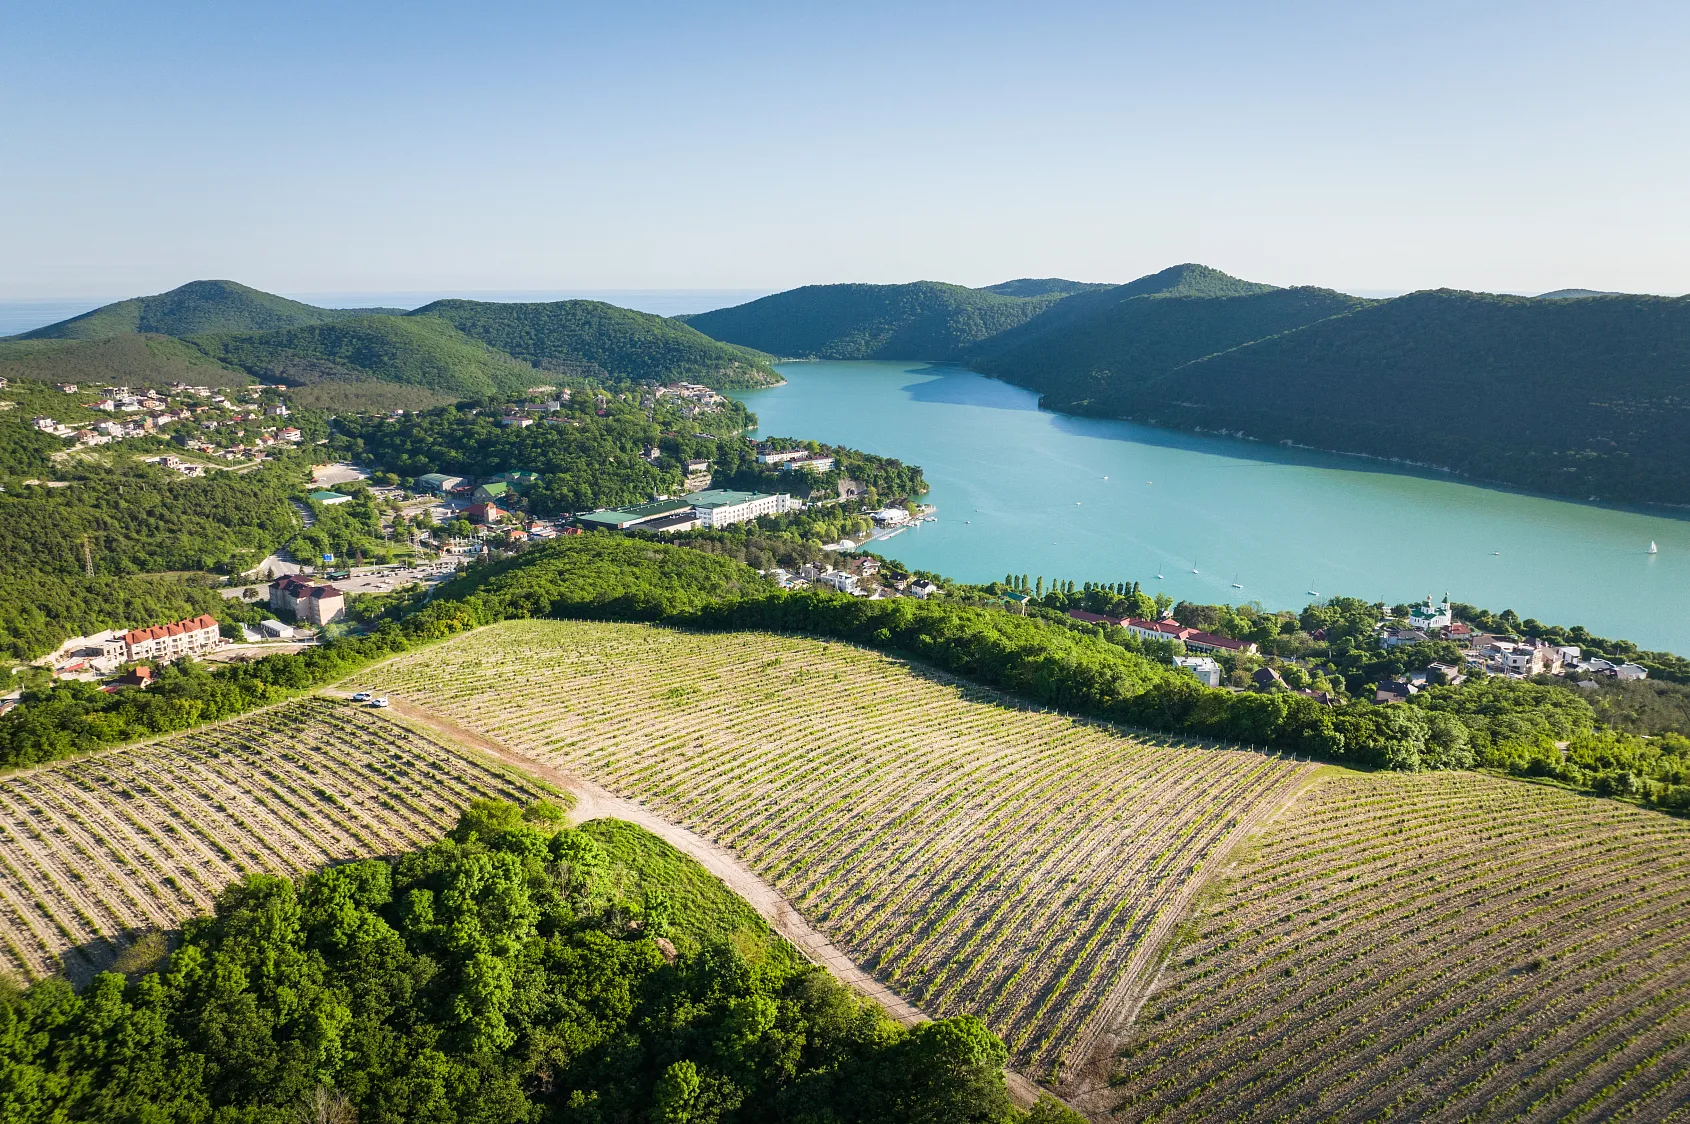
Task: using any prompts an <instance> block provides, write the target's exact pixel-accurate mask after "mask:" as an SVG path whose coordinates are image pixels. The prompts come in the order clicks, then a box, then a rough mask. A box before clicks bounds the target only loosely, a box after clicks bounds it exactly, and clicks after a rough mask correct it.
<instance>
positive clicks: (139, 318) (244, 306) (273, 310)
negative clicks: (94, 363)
mask: <svg viewBox="0 0 1690 1124" xmlns="http://www.w3.org/2000/svg"><path fill="white" fill-rule="evenodd" d="M402 311H403V310H402V309H374V308H361V309H360V308H318V307H317V306H316V305H310V304H302V303H300V302H299V301H291V300H288V299H287V298H286V297H278V296H276V295H275V294H274V293H265V292H260V291H259V290H257V289H251V288H248V287H247V286H245V285H239V284H236V283H235V282H233V281H190V282H188V283H187V284H186V285H183V286H180V287H179V288H175V289H172V290H170V291H169V292H168V293H159V294H158V295H157V296H151V297H132V298H130V299H129V300H125V301H118V302H117V303H116V304H108V305H105V306H103V307H101V308H96V309H95V310H94V311H92V312H85V313H83V314H82V315H81V316H73V317H71V318H70V319H69V320H61V321H59V322H58V323H57V324H49V325H47V326H46V327H45V328H37V329H35V330H34V331H33V332H24V333H23V334H22V335H19V336H16V337H14V338H16V339H23V340H46V339H59V340H96V339H105V338H107V337H109V336H121V335H127V334H129V333H131V332H153V333H156V334H158V335H164V336H192V335H198V334H200V333H202V332H261V331H268V330H270V329H272V328H294V327H298V326H299V325H302V324H324V323H327V322H329V321H331V320H346V319H350V318H352V317H355V316H366V315H369V314H370V313H396V312H402Z"/></svg>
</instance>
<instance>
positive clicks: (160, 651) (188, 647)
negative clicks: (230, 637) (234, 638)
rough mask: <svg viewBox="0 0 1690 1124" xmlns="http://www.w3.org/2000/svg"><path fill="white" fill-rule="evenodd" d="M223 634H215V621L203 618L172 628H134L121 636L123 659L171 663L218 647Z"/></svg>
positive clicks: (171, 626)
mask: <svg viewBox="0 0 1690 1124" xmlns="http://www.w3.org/2000/svg"><path fill="white" fill-rule="evenodd" d="M222 639H223V634H222V633H220V632H218V631H217V620H216V618H215V617H212V616H210V615H209V614H202V615H200V616H197V617H194V618H192V619H190V620H185V621H177V622H176V623H175V624H161V625H155V626H154V627H152V628H137V629H135V630H134V631H133V632H126V633H124V634H123V651H124V659H125V660H126V661H129V662H133V661H135V660H174V659H180V658H181V657H182V656H197V655H200V654H201V653H203V652H209V651H211V650H212V649H213V648H215V647H217V644H218V642H219V641H220V640H222Z"/></svg>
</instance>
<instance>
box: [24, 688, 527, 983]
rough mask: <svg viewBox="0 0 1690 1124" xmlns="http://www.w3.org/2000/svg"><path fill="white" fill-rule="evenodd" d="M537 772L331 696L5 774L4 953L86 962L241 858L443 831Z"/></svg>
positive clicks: (204, 907) (266, 858) (358, 846)
mask: <svg viewBox="0 0 1690 1124" xmlns="http://www.w3.org/2000/svg"><path fill="white" fill-rule="evenodd" d="M541 795H543V790H542V789H541V788H540V786H538V785H535V784H532V783H531V782H528V781H524V780H521V779H519V778H517V777H516V775H515V774H514V773H507V772H505V771H503V770H500V769H497V768H494V767H492V766H489V765H486V764H483V763H480V762H476V761H472V760H469V759H466V758H465V757H464V756H463V755H462V754H460V753H458V752H455V751H454V750H451V749H448V748H446V747H445V746H443V745H441V744H439V743H437V742H435V741H433V740H431V739H429V738H427V737H424V736H422V735H419V734H417V733H415V732H413V731H411V730H409V729H406V728H403V727H401V726H397V725H395V724H394V723H392V722H389V721H386V720H385V719H383V718H381V717H380V716H379V715H377V714H375V713H373V712H371V711H368V710H364V709H362V708H358V707H354V706H351V705H349V704H345V703H340V702H334V701H330V700H327V699H302V700H299V701H297V702H293V703H288V704H286V705H283V706H280V707H275V708H272V709H270V710H267V711H264V712H263V713H261V714H258V715H254V716H252V717H251V718H248V719H244V720H241V721H237V722H232V723H226V724H221V725H216V726H211V727H207V728H205V729H203V730H200V731H196V732H194V733H189V734H183V735H180V736H178V737H173V738H169V739H166V740H162V741H156V742H150V743H147V744H145V745H141V746H136V747H133V748H128V749H118V750H113V751H110V752H107V753H102V754H99V755H97V756H93V757H85V758H78V759H76V760H72V761H63V762H58V763H56V764H53V765H47V766H43V767H41V768H39V769H35V770H32V771H30V772H27V773H19V774H14V775H12V776H8V777H4V778H0V969H4V970H9V971H11V972H13V973H15V974H17V975H19V976H22V977H24V978H35V977H39V976H42V975H47V974H50V973H53V972H57V971H63V972H65V973H66V974H67V975H69V976H71V977H72V978H73V979H84V978H87V977H88V976H90V975H92V974H93V973H94V972H96V971H99V970H100V969H102V968H105V967H107V966H109V965H110V964H111V963H112V961H113V960H114V959H115V958H116V956H117V955H118V953H119V952H120V951H121V950H122V949H123V948H124V947H125V946H126V945H127V944H128V943H129V942H130V941H131V940H132V939H133V938H134V937H135V936H136V935H137V934H138V933H140V932H144V931H147V930H155V929H169V928H174V927H175V926H177V925H179V924H181V922H182V921H183V920H184V919H186V918H188V917H190V916H192V915H194V914H196V913H203V912H206V911H208V910H209V909H210V908H211V906H212V904H213V902H214V900H215V898H216V896H217V894H218V893H219V892H221V891H222V889H223V888H224V887H226V886H227V885H228V884H229V883H231V882H233V881H236V880H238V879H240V878H241V877H243V876H244V875H246V874H248V873H251V872H255V871H265V872H269V873H275V874H287V875H297V874H300V873H303V872H305V871H307V870H313V869H317V868H319V867H322V866H323V865H325V864H327V863H330V862H334V861H337V860H342V859H349V858H358V857H365V856H370V855H378V854H389V853H393V852H397V851H401V850H408V849H410V848H413V847H416V846H419V845H421V844H423V843H426V842H429V841H431V840H432V839H435V838H438V836H439V835H440V833H441V832H442V831H443V830H444V829H445V828H447V827H449V826H451V824H452V823H453V821H455V820H456V818H457V815H458V812H459V811H460V810H461V809H462V808H463V807H464V806H465V805H467V804H468V803H469V802H470V801H471V800H475V799H479V798H482V797H491V796H496V797H502V798H504V799H512V800H519V801H530V800H534V799H537V798H538V797H540V796H541Z"/></svg>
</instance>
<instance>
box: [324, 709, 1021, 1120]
mask: <svg viewBox="0 0 1690 1124" xmlns="http://www.w3.org/2000/svg"><path fill="white" fill-rule="evenodd" d="M321 693H322V694H324V695H329V696H332V697H335V698H346V697H347V696H348V695H349V694H350V693H351V692H349V691H340V690H329V689H325V690H323V691H322V692H321ZM388 713H390V714H394V715H397V716H398V717H400V718H403V719H406V720H408V721H409V722H413V723H415V724H417V725H419V726H422V727H424V728H425V729H427V730H429V731H431V732H433V733H435V734H439V735H442V736H444V737H446V738H447V739H449V740H451V741H455V742H458V743H459V744H461V745H465V746H469V747H470V748H472V749H475V750H478V751H480V752H481V753H483V754H486V755H487V756H489V757H491V758H493V759H495V760H497V761H499V762H501V763H503V764H506V765H509V766H511V767H513V768H516V769H520V770H521V771H523V772H525V773H529V774H531V775H533V776H536V777H539V778H540V779H541V780H543V781H548V782H550V783H551V784H554V785H556V786H557V787H559V788H561V789H563V790H564V791H566V792H569V793H570V794H572V795H573V796H574V797H575V800H576V804H575V809H574V816H575V818H576V819H577V820H594V819H618V820H626V821H628V822H629V823H632V824H638V825H639V826H640V827H643V828H645V829H646V830H647V831H649V832H651V833H652V834H653V835H655V836H657V837H659V838H660V839H663V840H664V841H666V842H667V843H668V844H669V845H670V846H672V847H674V848H675V849H676V850H677V851H680V852H681V853H682V854H684V855H687V856H688V857H690V858H692V859H693V860H695V861H696V862H697V863H698V864H699V865H700V866H702V867H704V869H706V870H708V871H709V872H710V873H711V874H714V875H715V876H716V877H717V878H720V879H721V880H722V882H723V883H724V884H726V885H727V887H728V889H730V890H732V891H733V892H734V893H736V894H738V895H739V896H740V897H742V898H744V899H745V900H746V901H748V902H750V903H751V906H752V908H753V909H755V910H756V911H757V912H758V913H759V914H761V915H762V917H763V919H764V920H766V921H767V922H768V923H769V925H770V926H771V927H773V928H774V930H775V932H777V933H779V934H780V935H781V936H783V937H785V938H786V939H787V940H788V941H790V942H791V943H792V944H793V945H794V946H795V947H796V948H798V949H799V950H800V951H801V952H803V953H804V955H805V956H807V957H808V958H809V959H810V960H812V961H813V962H815V963H816V964H819V965H821V966H822V967H824V968H826V969H827V970H828V971H829V972H831V973H833V976H834V978H835V979H837V980H838V981H839V982H840V983H842V984H844V985H845V986H846V987H848V988H850V989H851V990H852V991H855V992H856V993H858V994H859V995H862V996H865V997H866V998H868V999H872V1000H873V1001H874V1002H876V1003H878V1004H879V1005H880V1007H881V1008H882V1009H883V1010H884V1011H885V1012H886V1013H887V1014H888V1015H890V1016H891V1017H892V1018H894V1019H896V1020H897V1021H898V1022H900V1023H902V1024H903V1025H905V1026H914V1025H915V1024H916V1023H921V1022H926V1021H928V1016H927V1015H926V1014H925V1013H924V1012H922V1011H921V1010H920V1009H919V1008H917V1007H915V1006H914V1005H912V1004H910V1003H909V1002H907V1001H905V1000H904V999H903V998H902V997H901V996H899V995H898V994H897V993H896V992H894V991H893V990H892V989H891V988H889V987H887V986H886V985H885V984H882V983H881V982H880V981H879V980H877V979H875V978H874V977H873V976H871V975H869V974H868V973H867V972H865V971H863V970H862V969H861V968H859V967H857V965H856V963H855V962H854V961H852V959H851V958H850V957H849V956H846V955H845V953H843V952H841V951H840V950H839V948H838V947H836V946H835V945H834V943H833V942H832V941H830V940H828V939H827V938H826V937H825V936H823V935H822V934H821V933H819V932H817V931H816V930H815V929H812V928H811V927H810V925H809V923H808V922H806V921H805V920H804V918H803V917H802V916H801V915H800V914H799V912H798V911H797V910H796V909H794V908H793V906H792V903H791V902H789V901H787V900H786V898H785V896H783V895H782V894H781V893H780V891H778V890H776V889H775V888H774V887H773V886H770V885H769V884H768V883H767V882H765V881H763V880H762V879H761V878H760V877H758V876H757V874H756V873H755V872H753V871H752V870H751V868H750V867H748V866H746V865H745V864H744V863H742V862H740V861H739V859H738V858H737V857H736V856H735V855H734V854H733V852H731V851H729V850H727V849H726V848H725V847H722V846H719V845H718V844H716V843H713V842H711V841H710V840H708V839H706V838H704V837H703V836H701V835H699V834H697V833H696V832H692V831H689V830H687V829H686V828H684V827H681V826H679V825H677V824H672V823H670V822H669V821H668V820H666V819H664V818H662V817H661V816H658V815H655V814H653V813H652V812H650V811H647V810H646V808H645V806H644V805H642V804H639V803H637V802H635V801H633V800H627V799H624V798H623V797H620V796H617V795H616V794H615V793H613V792H610V791H608V790H606V789H604V788H601V787H600V786H599V785H596V784H594V783H593V782H592V781H589V780H587V779H586V778H584V777H578V776H575V775H574V774H572V773H566V772H564V771H562V770H561V769H555V768H553V767H552V766H550V765H547V764H545V763H544V762H541V761H536V760H535V759H534V758H532V757H529V756H527V755H525V754H522V753H518V752H517V751H516V750H514V749H512V748H510V747H509V746H507V745H505V744H503V743H502V742H499V741H496V740H494V739H493V738H490V737H488V736H487V735H486V734H483V733H480V732H478V731H475V730H471V729H469V728H468V727H465V726H462V725H459V724H458V723H457V722H454V721H452V720H451V719H450V718H447V717H445V716H444V715H441V714H436V713H435V712H434V711H431V710H428V709H426V708H424V707H421V706H418V705H417V704H416V703H413V702H407V701H406V700H404V699H401V698H397V697H395V696H392V695H389V696H388ZM1004 1081H1005V1083H1006V1084H1007V1085H1008V1087H1009V1094H1010V1096H1011V1097H1012V1098H1013V1099H1014V1100H1015V1102H1016V1103H1017V1104H1018V1105H1020V1106H1021V1107H1023V1108H1028V1107H1031V1106H1032V1105H1033V1104H1034V1103H1035V1102H1036V1101H1037V1100H1038V1099H1039V1097H1040V1095H1041V1094H1043V1093H1044V1092H1045V1090H1043V1089H1041V1088H1040V1087H1039V1086H1038V1085H1035V1084H1034V1083H1033V1082H1032V1081H1030V1080H1028V1079H1027V1078H1026V1077H1024V1076H1023V1075H1021V1074H1019V1073H1017V1072H1015V1071H1014V1070H1008V1069H1006V1070H1005V1071H1004Z"/></svg>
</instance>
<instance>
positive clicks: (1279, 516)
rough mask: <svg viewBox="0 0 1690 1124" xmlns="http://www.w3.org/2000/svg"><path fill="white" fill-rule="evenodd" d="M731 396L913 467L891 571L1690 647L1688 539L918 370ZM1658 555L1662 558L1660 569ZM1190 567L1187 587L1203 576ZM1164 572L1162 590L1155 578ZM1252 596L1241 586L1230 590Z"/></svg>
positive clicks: (883, 366) (827, 373) (961, 375)
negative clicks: (1421, 609) (1462, 619)
mask: <svg viewBox="0 0 1690 1124" xmlns="http://www.w3.org/2000/svg"><path fill="white" fill-rule="evenodd" d="M781 370H782V372H783V373H784V374H785V375H786V377H787V379H788V383H787V385H785V386H782V387H774V388H770V389H767V390H757V391H746V392H743V393H740V394H739V397H740V398H742V399H743V400H744V401H745V402H746V404H747V405H748V406H750V407H751V408H752V409H753V410H755V411H757V414H758V416H759V419H760V421H761V424H762V430H761V432H763V433H770V434H780V435H790V436H801V437H807V438H815V439H818V440H823V441H834V442H839V443H842V444H847V445H854V446H856V447H858V448H862V449H866V450H868V451H869V452H874V453H879V454H882V455H885V456H894V457H899V458H900V459H903V460H906V461H911V462H914V463H916V464H919V465H921V466H922V467H923V468H924V469H925V470H926V472H927V478H928V481H929V482H930V483H931V484H932V486H933V491H932V494H931V496H930V499H931V500H932V502H934V503H936V504H938V505H939V509H940V521H939V522H937V523H932V524H927V525H924V526H922V527H920V528H919V529H915V530H911V531H908V532H905V533H904V534H901V535H899V536H897V537H896V538H894V539H891V540H890V541H888V542H887V543H885V544H884V548H883V550H884V553H886V554H888V555H890V556H893V557H896V558H899V559H901V560H902V561H904V562H905V563H906V564H908V565H911V566H916V567H919V568H923V569H929V570H936V571H939V572H942V573H946V574H950V575H953V576H955V577H958V578H963V579H966V580H974V581H984V580H990V579H992V578H1001V577H1002V576H1004V575H1005V574H1006V573H1016V574H1021V573H1027V574H1030V575H1033V576H1035V577H1036V576H1039V575H1043V576H1045V577H1046V578H1052V579H1053V578H1066V579H1072V580H1074V581H1086V580H1093V581H1140V582H1143V583H1144V585H1145V586H1146V588H1149V589H1154V590H1165V591H1166V592H1167V593H1169V594H1171V595H1172V596H1174V597H1176V598H1190V599H1193V600H1202V601H1243V600H1255V601H1259V602H1261V603H1262V604H1263V605H1266V606H1269V607H1271V608H1295V607H1300V606H1302V605H1303V604H1305V603H1306V602H1307V601H1308V600H1309V599H1310V598H1309V596H1308V593H1307V591H1309V590H1315V591H1317V592H1318V593H1319V594H1320V595H1321V596H1330V595H1333V594H1348V595H1352V596H1358V597H1366V598H1369V599H1380V600H1387V601H1391V602H1402V601H1408V600H1413V599H1417V598H1421V597H1424V596H1426V595H1427V594H1428V593H1433V594H1438V595H1440V596H1441V595H1442V594H1443V593H1444V592H1445V591H1446V590H1447V591H1448V592H1449V593H1450V595H1451V596H1452V597H1454V598H1455V599H1456V600H1459V601H1467V602H1470V603H1473V604H1478V605H1483V606H1486V607H1488V608H1491V609H1499V610H1500V609H1503V608H1513V609H1515V610H1516V611H1518V612H1519V613H1520V614H1521V615H1522V616H1533V617H1537V618H1538V619H1540V620H1545V621H1552V622H1555V623H1560V624H1569V625H1570V624H1583V625H1585V626H1586V627H1588V628H1590V629H1591V630H1592V631H1593V632H1596V633H1599V634H1603V635H1609V636H1624V637H1628V638H1630V639H1633V640H1636V641H1638V642H1639V643H1641V644H1644V645H1645V646H1648V647H1659V648H1668V649H1673V650H1678V651H1690V522H1686V521H1684V520H1679V519H1673V518H1667V517H1662V516H1658V515H1649V514H1639V513H1634V512H1625V511H1613V510H1609V509H1604V508H1598V507H1592V506H1586V505H1581V504H1574V503H1566V502H1562V501H1557V500H1549V499H1543V498H1541V497H1536V496H1527V495H1520V494H1517V493H1511V492H1507V491H1501V490H1493V489H1489V488H1477V487H1472V486H1469V485H1463V484H1458V483H1455V482H1453V481H1452V480H1450V479H1448V478H1440V477H1436V476H1428V475H1409V474H1404V473H1398V472H1393V471H1390V470H1389V469H1388V467H1387V466H1386V465H1384V464H1383V463H1380V462H1374V461H1369V460H1366V459H1362V458H1354V457H1345V456H1337V455H1333V454H1324V453H1312V452H1305V451H1302V450H1296V449H1290V448H1285V447H1281V446H1263V445H1258V444H1254V443H1251V442H1244V441H1233V440H1228V439H1225V438H1216V437H1206V436H1202V435H1193V434H1182V433H1176V432H1172V431H1168V430H1157V429H1151V428H1147V427H1144V426H1137V425H1131V424H1129V423H1126V422H1118V421H1108V420H1104V419H1096V418H1074V417H1067V416H1063V415H1058V414H1052V413H1048V412H1044V411H1041V410H1039V409H1038V408H1037V398H1036V396H1035V395H1033V394H1032V393H1030V392H1028V391H1025V390H1021V389H1019V388H1017V387H1013V386H1009V385H1007V384H1005V383H1000V382H995V381H993V380H990V379H986V378H983V377H981V376H979V375H976V374H973V373H972V372H968V371H964V370H961V369H959V368H955V367H944V366H937V365H933V364H925V363H869V362H852V363H834V362H826V363H794V364H787V365H784V366H783V367H782V368H781ZM1650 540H1655V541H1656V542H1657V543H1658V544H1659V547H1660V553H1658V554H1656V555H1649V554H1648V553H1647V550H1648V545H1649V542H1650ZM1193 570H1195V571H1198V572H1197V573H1193V572H1192V571H1193ZM1158 573H1161V574H1162V575H1164V576H1163V577H1162V578H1161V579H1157V578H1156V576H1155V575H1156V574H1158ZM1234 581H1236V582H1238V583H1239V584H1240V585H1242V586H1243V588H1242V589H1234V588H1233V582H1234Z"/></svg>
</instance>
